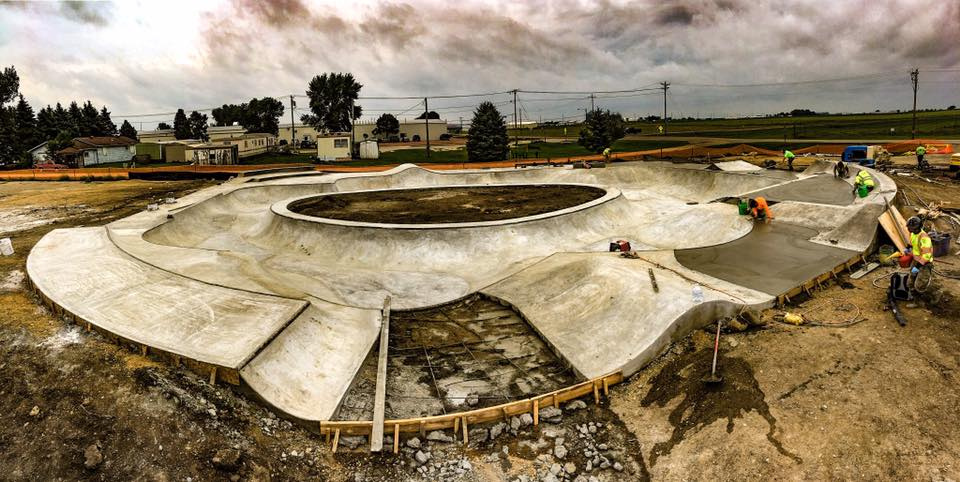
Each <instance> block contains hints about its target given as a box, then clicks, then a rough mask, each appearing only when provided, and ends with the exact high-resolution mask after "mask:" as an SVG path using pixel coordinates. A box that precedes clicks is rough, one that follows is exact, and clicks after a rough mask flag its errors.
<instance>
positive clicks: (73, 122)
mask: <svg viewBox="0 0 960 482" xmlns="http://www.w3.org/2000/svg"><path fill="white" fill-rule="evenodd" d="M57 105H59V104H57ZM66 120H67V122H68V124H67V125H66V127H65V129H63V128H62V129H61V130H69V131H70V133H71V134H72V135H73V137H77V136H82V135H84V134H82V132H83V131H82V129H81V128H80V126H81V125H83V112H81V111H80V106H79V105H77V101H73V102H70V107H68V108H67V117H66Z"/></svg>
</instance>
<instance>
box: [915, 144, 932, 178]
mask: <svg viewBox="0 0 960 482" xmlns="http://www.w3.org/2000/svg"><path fill="white" fill-rule="evenodd" d="M926 154H927V148H926V147H923V144H919V145H917V169H919V170H921V171H922V170H924V169H926V168H927V167H929V166H928V164H927V161H925V160H923V156H925V155H926Z"/></svg>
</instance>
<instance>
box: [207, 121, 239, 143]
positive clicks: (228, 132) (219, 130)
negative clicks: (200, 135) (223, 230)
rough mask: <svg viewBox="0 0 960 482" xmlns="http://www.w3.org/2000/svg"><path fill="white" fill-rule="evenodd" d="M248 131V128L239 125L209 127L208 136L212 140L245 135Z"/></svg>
mask: <svg viewBox="0 0 960 482" xmlns="http://www.w3.org/2000/svg"><path fill="white" fill-rule="evenodd" d="M246 133H247V130H246V129H244V128H243V126H238V125H232V126H210V127H207V137H208V138H209V139H210V141H211V142H216V141H222V140H227V139H235V138H239V137H243V135H244V134H246Z"/></svg>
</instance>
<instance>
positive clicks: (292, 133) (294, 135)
mask: <svg viewBox="0 0 960 482" xmlns="http://www.w3.org/2000/svg"><path fill="white" fill-rule="evenodd" d="M296 106H297V104H296V102H294V101H293V94H290V147H291V148H293V149H294V150H296V142H297V128H296V127H294V125H293V108H294V107H296ZM294 154H296V152H294Z"/></svg>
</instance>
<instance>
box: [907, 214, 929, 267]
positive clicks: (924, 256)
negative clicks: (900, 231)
mask: <svg viewBox="0 0 960 482" xmlns="http://www.w3.org/2000/svg"><path fill="white" fill-rule="evenodd" d="M907 230H908V231H910V246H907V249H906V250H904V251H905V252H904V254H912V255H913V262H912V263H911V268H910V279H911V280H912V281H913V280H916V279H917V275H918V274H920V269H921V268H932V267H933V240H931V239H930V236H929V235H928V234H927V232H926V231H924V230H923V221H920V218H919V217H917V216H911V217H910V219H908V220H907Z"/></svg>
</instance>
